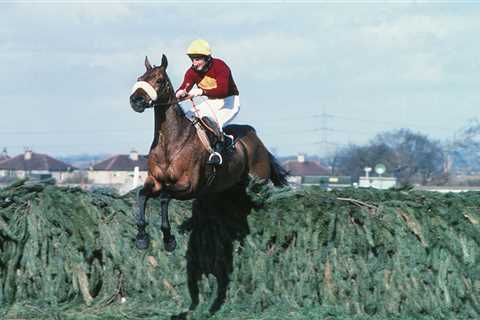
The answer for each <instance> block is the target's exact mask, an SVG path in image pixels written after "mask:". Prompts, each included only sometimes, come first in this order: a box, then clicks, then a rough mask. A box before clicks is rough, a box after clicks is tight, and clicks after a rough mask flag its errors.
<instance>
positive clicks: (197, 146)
mask: <svg viewBox="0 0 480 320" xmlns="http://www.w3.org/2000/svg"><path fill="white" fill-rule="evenodd" d="M167 65H168V61H167V58H166V56H165V55H163V56H162V63H161V65H160V66H152V65H151V64H150V62H149V61H148V57H145V68H146V71H145V73H144V74H143V75H142V76H140V77H139V78H138V79H137V82H136V84H135V85H134V87H133V90H132V91H133V92H132V94H131V96H130V105H131V107H132V108H133V110H135V111H137V112H143V111H144V110H145V109H146V108H153V109H154V114H155V128H154V137H153V142H152V145H151V147H150V153H149V155H148V177H147V178H146V180H145V183H144V186H143V188H141V189H140V190H139V192H138V214H137V227H138V234H137V236H136V245H137V247H138V248H139V249H146V248H147V247H148V245H149V235H148V233H147V232H146V230H145V228H146V224H147V223H146V219H145V206H146V203H147V200H148V199H149V198H152V197H154V198H156V197H159V198H160V203H161V230H162V233H163V241H164V245H165V249H166V250H167V251H173V250H174V249H175V247H176V241H175V237H174V236H173V235H172V234H171V231H170V223H169V218H168V204H169V202H170V200H171V199H172V198H173V199H178V200H189V199H194V202H193V208H192V219H191V220H190V221H189V223H188V226H187V227H185V229H188V230H190V231H192V233H191V235H190V239H189V244H188V249H187V276H188V289H189V293H190V297H191V299H192V303H191V305H190V310H193V309H194V308H195V307H196V306H197V305H198V301H199V298H198V295H199V289H198V284H197V282H198V280H200V278H201V275H202V274H213V275H214V276H215V278H216V279H217V283H218V288H217V297H216V299H215V301H214V302H213V304H212V306H211V307H210V312H211V313H214V312H216V311H217V310H218V309H219V308H220V307H221V305H222V304H223V303H224V301H225V297H226V291H227V287H228V282H229V274H230V273H231V271H232V254H233V241H235V240H242V239H243V238H244V237H245V236H246V235H247V234H248V223H247V219H246V217H247V215H248V213H249V212H250V210H251V208H252V204H251V203H250V201H249V198H248V196H247V193H246V186H247V184H248V181H249V177H256V178H258V179H260V180H261V181H263V182H265V183H266V182H268V181H271V182H272V183H273V184H274V185H275V186H285V185H287V180H286V177H287V172H286V171H285V169H283V168H282V167H281V166H280V165H279V163H278V162H277V160H276V159H275V158H274V156H273V155H272V154H271V153H270V152H269V151H268V150H267V148H266V147H265V146H264V144H263V143H262V141H261V140H260V139H259V138H258V136H257V135H256V133H255V130H254V129H253V128H252V127H250V126H246V125H230V126H227V127H225V128H224V131H225V132H226V133H227V134H230V135H233V136H234V137H235V140H234V149H233V151H232V152H230V153H228V154H227V155H226V156H225V158H224V163H223V165H222V166H220V167H218V168H217V167H215V166H209V165H207V159H208V156H209V152H208V151H207V147H206V146H205V143H202V135H201V134H200V133H199V132H197V130H202V129H201V128H200V127H199V125H198V124H197V125H194V123H193V122H192V121H191V119H188V118H187V117H186V116H185V114H184V112H183V110H182V108H181V107H180V105H179V104H178V103H179V102H180V101H178V100H176V98H175V91H174V89H173V87H172V84H171V82H170V79H169V78H168V75H167V73H166V69H167ZM203 126H204V127H203V128H204V129H205V131H208V130H207V129H208V128H207V126H208V125H205V124H203ZM208 135H211V133H208V134H207V136H208ZM205 136H206V135H205V133H204V135H203V137H205ZM203 142H204V141H203ZM227 229H229V230H230V231H231V233H228V232H227V233H226V231H227ZM212 232H213V233H214V234H213V235H212ZM212 236H213V237H212ZM200 250H201V251H203V252H202V253H201V254H200V252H199V251H200Z"/></svg>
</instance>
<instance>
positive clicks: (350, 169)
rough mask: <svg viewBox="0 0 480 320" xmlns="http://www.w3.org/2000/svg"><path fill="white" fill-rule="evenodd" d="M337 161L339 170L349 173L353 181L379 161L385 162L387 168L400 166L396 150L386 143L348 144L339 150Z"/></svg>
mask: <svg viewBox="0 0 480 320" xmlns="http://www.w3.org/2000/svg"><path fill="white" fill-rule="evenodd" d="M335 162H336V169H337V170H338V172H340V173H341V174H344V175H349V176H350V177H352V180H353V181H355V180H358V178H359V177H360V176H362V175H364V168H365V167H373V166H375V165H376V164H378V163H383V164H385V166H386V167H387V169H388V168H396V167H397V166H398V163H397V159H396V156H395V152H394V150H392V149H391V148H390V147H389V146H388V145H387V144H384V143H378V144H370V145H366V146H358V145H348V146H346V147H344V148H342V149H340V150H339V151H338V153H337V154H336V155H335Z"/></svg>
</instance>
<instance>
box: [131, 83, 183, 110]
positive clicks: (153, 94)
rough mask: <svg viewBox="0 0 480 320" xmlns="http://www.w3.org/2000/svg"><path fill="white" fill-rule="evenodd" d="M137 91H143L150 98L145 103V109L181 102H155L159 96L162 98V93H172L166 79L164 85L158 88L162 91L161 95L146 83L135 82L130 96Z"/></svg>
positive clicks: (175, 100)
mask: <svg viewBox="0 0 480 320" xmlns="http://www.w3.org/2000/svg"><path fill="white" fill-rule="evenodd" d="M137 89H142V90H143V91H145V93H146V94H147V95H148V97H149V98H150V101H149V102H148V103H147V104H148V107H147V108H153V107H160V106H170V105H172V104H176V103H179V102H181V101H182V100H177V99H174V100H173V101H169V102H157V99H158V98H159V97H160V96H163V93H168V92H171V91H172V88H171V85H170V81H169V79H168V78H167V79H166V80H165V85H164V86H162V87H160V88H159V90H162V94H159V93H158V92H157V90H155V89H154V88H153V86H152V85H151V84H150V83H148V82H146V81H137V82H136V83H135V84H134V86H133V88H132V94H133V93H134V92H135V91H136V90H137Z"/></svg>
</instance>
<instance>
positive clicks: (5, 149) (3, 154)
mask: <svg viewBox="0 0 480 320" xmlns="http://www.w3.org/2000/svg"><path fill="white" fill-rule="evenodd" d="M0 157H5V158H6V157H8V153H7V148H3V151H2V153H1V154H0Z"/></svg>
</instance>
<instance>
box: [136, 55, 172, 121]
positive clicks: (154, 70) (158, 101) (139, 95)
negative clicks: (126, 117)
mask: <svg viewBox="0 0 480 320" xmlns="http://www.w3.org/2000/svg"><path fill="white" fill-rule="evenodd" d="M167 65H168V61H167V57H166V56H165V55H162V64H161V65H160V66H153V67H152V65H151V64H150V61H148V57H145V68H146V69H147V70H146V71H145V73H144V74H143V75H142V76H140V77H139V78H138V79H137V82H136V83H135V85H134V86H133V88H132V94H131V95H130V105H131V106H132V108H133V110H135V111H137V112H143V111H144V110H145V109H146V108H151V107H155V106H156V105H166V104H167V103H168V100H169V99H170V98H171V97H173V95H174V91H173V88H172V86H171V83H170V80H169V79H168V76H167V73H166V70H167Z"/></svg>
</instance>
